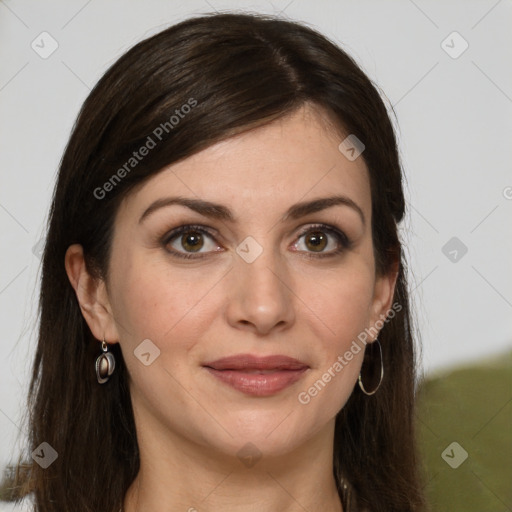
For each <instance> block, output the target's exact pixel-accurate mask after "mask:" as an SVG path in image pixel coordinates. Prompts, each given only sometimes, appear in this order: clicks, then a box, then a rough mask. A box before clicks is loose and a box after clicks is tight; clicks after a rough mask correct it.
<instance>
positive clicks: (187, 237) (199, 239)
mask: <svg viewBox="0 0 512 512" xmlns="http://www.w3.org/2000/svg"><path fill="white" fill-rule="evenodd" d="M181 244H182V246H183V248H184V249H186V250H190V251H193V252H197V251H198V250H199V249H201V247H202V246H203V236H202V234H201V233H199V232H198V231H188V232H187V233H185V234H184V235H183V236H182V237H181Z"/></svg>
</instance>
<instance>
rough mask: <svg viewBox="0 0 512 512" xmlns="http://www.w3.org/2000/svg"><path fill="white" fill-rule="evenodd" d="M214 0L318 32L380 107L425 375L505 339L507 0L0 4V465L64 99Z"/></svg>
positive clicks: (511, 97) (510, 202)
mask: <svg viewBox="0 0 512 512" xmlns="http://www.w3.org/2000/svg"><path fill="white" fill-rule="evenodd" d="M223 9H245V10H253V11H258V12H266V13H278V12H280V11H282V12H281V15H282V16H284V17H290V18H292V19H295V20H299V21H304V22H306V23H308V24H310V25H311V26H313V27H315V28H317V29H319V30H320V31H321V32H322V33H323V34H325V35H326V36H328V37H330V38H331V39H333V40H334V41H336V42H338V43H339V44H340V45H342V47H343V48H344V49H345V50H346V51H348V53H349V54H350V55H352V56H353V57H354V58H355V59H356V61H357V62H358V63H359V64H360V65H361V67H362V68H363V69H364V71H365V72H366V73H367V74H368V75H369V76H370V78H371V79H372V80H374V81H375V82H376V83H377V84H378V86H379V87H380V89H381V90H382V91H383V93H384V94H385V100H386V102H387V104H388V106H389V105H393V107H394V110H395V112H396V115H397V122H396V121H395V120H393V122H394V123H395V125H396V129H397V132H398V133H397V135H398V138H399V142H400V150H401V154H402V159H403V166H404V169H405V173H406V177H407V186H406V194H407V198H408V206H409V214H408V217H407V219H406V222H405V223H404V225H403V229H402V233H403V239H404V242H405V243H406V244H407V246H408V250H407V253H408V257H409V260H410V268H411V273H412V275H411V276H410V288H411V290H412V297H413V301H414V307H415V308H416V311H417V317H418V324H419V329H420V331H421V341H422V345H423V365H424V369H425V371H426V372H427V373H432V372H434V371H439V370H443V369H446V368H448V367H450V366H453V365H461V364H465V363H467V362H472V361H482V360H487V359H489V358H492V357H499V356H500V354H503V353H505V352H506V351H509V350H510V348H511V341H512V321H511V318H512V314H511V313H512V270H511V263H510V262H511V261H512V259H511V254H512V222H511V221H512V172H511V167H512V165H511V161H512V159H511V157H512V154H511V153H512V151H511V146H512V145H511V141H512V31H511V30H510V27H511V26H512V25H511V22H512V3H511V2H510V1H507V0H501V1H496V0H485V1H484V0H482V1H451V2H434V1H424V0H423V1H420V0H414V1H412V0H403V1H391V0H387V1H382V0H381V1H361V0H357V1H356V0H354V1H346V0H344V1H334V0H333V1H321V2H320V1H315V2H312V1H306V0H294V1H291V2H290V1H289V0H286V1H279V0H275V1H274V2H273V3H271V2H266V1H261V2H233V1H232V2H221V1H219V0H212V1H211V2H210V1H208V2H206V1H202V0H198V1H187V2H176V1H156V0H153V1H144V2H142V1H139V2H136V1H133V0H132V1H127V0H110V1H99V0H90V1H69V0H67V1H64V0H61V1H57V0H54V1H38V2H34V1H28V0H27V1H24V0H10V1H0V62H1V66H0V140H1V143H2V146H1V152H0V173H1V188H0V233H1V235H0V236H1V248H2V259H1V266H0V312H1V331H0V332H1V340H0V432H1V439H2V441H1V445H0V465H1V466H3V464H4V463H5V462H6V461H7V460H8V459H9V457H10V456H11V455H12V454H13V453H16V449H15V447H14V445H13V443H14V440H15V438H16V436H17V434H18V432H22V430H21V431H19V428H23V426H21V427H20V425H21V414H22V412H23V410H24V407H23V406H24V400H25V394H26V391H27V386H28V381H29V370H30V366H31V363H32V357H33V354H34V349H35V336H34V332H35V326H36V314H37V296H38V291H39V290H38V278H39V275H38V270H39V264H40V260H39V258H38V257H37V256H36V255H34V253H33V247H34V246H35V245H36V244H37V242H38V241H39V240H40V239H41V237H42V234H43V232H44V231H43V230H44V223H45V220H46V217H47V212H48V208H49V204H50V199H51V193H52V190H53V186H54V182H55V176H56V171H57V168H58V164H59V161H60V158H61V156H62V152H63V150H64V147H65V144H66V142H67V139H68V137H69V134H70V130H71V127H72V125H73V122H74V120H75V117H76V114H77V112H78V109H79V107H80V106H81V104H82V102H83V101H84V99H85V98H86V96H87V94H88V93H89V91H90V89H91V88H92V86H93V85H94V84H95V83H96V81H97V80H98V79H99V78H100V76H101V75H102V74H103V72H104V71H105V70H106V69H107V67H108V66H110V65H111V64H112V63H113V62H114V61H115V60H116V59H117V58H118V57H119V56H120V55H121V54H122V53H124V52H125V51H126V50H127V49H128V48H130V47H131V46H133V45H134V44H135V43H136V42H138V41H139V40H141V39H143V38H145V37H148V36H150V35H152V34H154V33H156V32H158V31H160V30H162V29H164V28H166V27H167V26H169V25H171V24H173V23H175V22H177V21H181V20H182V19H184V18H186V17H189V16H191V15H193V14H199V13H202V12H211V11H213V10H223ZM44 31H46V32H48V33H49V34H50V35H51V37H52V38H54V39H55V40H56V41H57V43H58V48H57V50H56V51H55V52H54V53H53V54H52V55H51V56H49V57H48V58H47V59H42V58H41V57H40V56H39V55H38V54H37V53H36V52H35V51H34V50H33V49H32V48H31V43H32V42H33V41H34V40H36V43H37V41H40V34H41V33H42V32H44ZM454 31H457V32H458V33H459V34H460V35H461V36H462V38H464V40H465V41H467V43H468V44H469V47H468V49H467V50H466V51H465V52H464V53H462V54H461V55H460V56H458V58H452V57H451V56H450V55H448V53H446V51H445V50H444V49H443V47H442V42H443V41H445V40H446V42H445V43H444V45H445V46H446V45H449V46H451V47H452V49H451V50H450V51H451V52H452V53H453V52H458V51H460V49H461V48H463V46H461V45H462V44H464V43H463V41H462V40H460V39H458V36H450V34H452V32H454ZM448 36H450V37H448ZM447 37H448V39H447ZM507 187H508V188H507ZM507 197H508V198H507ZM452 237H457V238H458V239H459V240H461V241H462V242H463V243H464V244H465V245H466V246H467V248H468V252H467V253H466V254H465V255H464V256H462V257H460V253H459V260H458V261H457V262H452V261H450V259H448V257H447V256H445V254H443V252H442V248H443V246H444V245H445V244H446V243H447V242H448V241H449V240H450V239H451V238H452ZM68 341H69V340H66V339H63V340H62V343H67V342H68ZM69 364H70V365H72V364H73V361H70V362H69Z"/></svg>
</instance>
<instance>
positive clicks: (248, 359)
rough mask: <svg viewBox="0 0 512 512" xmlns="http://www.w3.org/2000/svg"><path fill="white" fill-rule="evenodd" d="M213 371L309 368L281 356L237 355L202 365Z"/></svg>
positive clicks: (292, 359)
mask: <svg viewBox="0 0 512 512" xmlns="http://www.w3.org/2000/svg"><path fill="white" fill-rule="evenodd" d="M203 366H206V367H209V368H213V369H214V370H302V369H304V368H309V366H308V365H307V364H305V363H303V362H301V361H299V360H298V359H294V358H293V357H288V356H283V355H272V356H265V357H260V356H253V355H251V354H237V355H234V356H229V357H223V358H221V359H217V360H216V361H212V362H209V363H205V364H203Z"/></svg>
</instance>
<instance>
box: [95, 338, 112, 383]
mask: <svg viewBox="0 0 512 512" xmlns="http://www.w3.org/2000/svg"><path fill="white" fill-rule="evenodd" d="M101 348H102V350H103V353H102V354H101V355H99V356H98V358H97V359H96V365H95V368H96V378H97V379H98V382H99V383H100V384H105V382H107V381H108V379H109V378H110V376H111V375H112V374H113V373H114V369H115V367H116V359H115V357H114V354H112V353H111V352H107V351H108V345H107V343H106V341H105V338H103V341H102V342H101Z"/></svg>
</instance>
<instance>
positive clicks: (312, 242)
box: [306, 231, 327, 251]
mask: <svg viewBox="0 0 512 512" xmlns="http://www.w3.org/2000/svg"><path fill="white" fill-rule="evenodd" d="M306 245H307V246H308V248H309V249H312V250H313V251H321V250H323V249H325V246H326V245H327V237H326V236H325V234H324V233H322V232H321V231H312V232H311V233H309V235H308V236H307V237H306Z"/></svg>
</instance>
